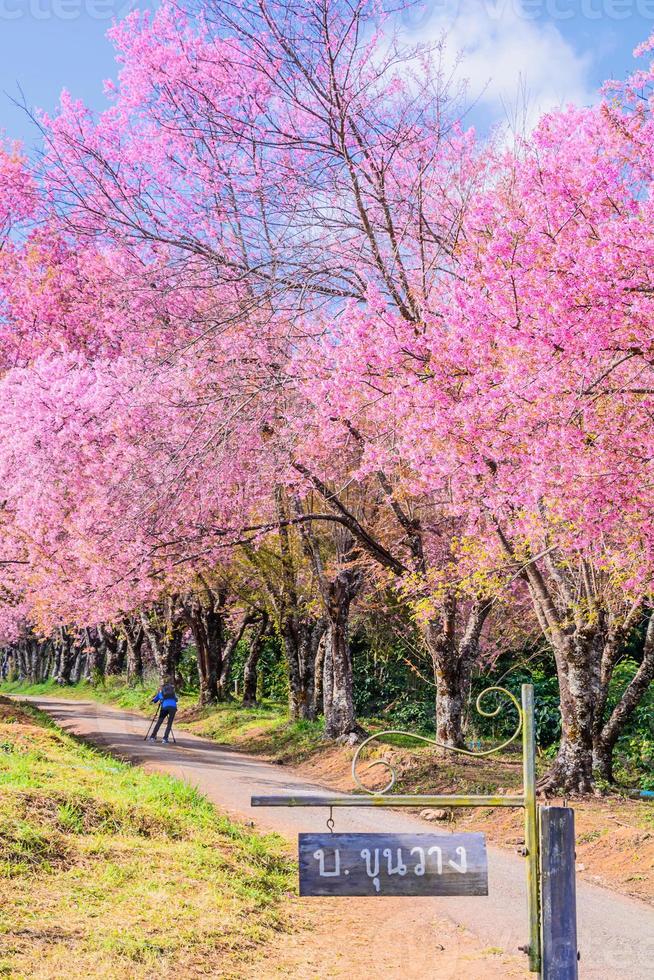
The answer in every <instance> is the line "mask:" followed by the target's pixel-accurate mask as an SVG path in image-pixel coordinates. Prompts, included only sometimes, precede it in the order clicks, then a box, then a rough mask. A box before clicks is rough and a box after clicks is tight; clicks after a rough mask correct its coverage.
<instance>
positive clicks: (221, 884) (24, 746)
mask: <svg viewBox="0 0 654 980" xmlns="http://www.w3.org/2000/svg"><path fill="white" fill-rule="evenodd" d="M0 785H1V793H0V877H2V878H3V880H2V882H1V883H0V887H1V888H2V904H1V906H0V943H1V947H0V948H1V950H2V952H1V953H0V976H9V977H15V978H19V977H35V978H41V977H43V978H45V977H48V978H55V977H56V978H59V977H67V978H78V977H79V978H82V977H84V978H89V977H107V976H116V977H134V978H150V977H152V978H154V977H172V976H176V977H196V976H198V977H200V976H207V975H209V976H213V977H231V976H234V977H236V976H238V975H239V973H240V972H241V971H242V969H245V965H246V964H247V965H248V968H250V966H251V964H252V963H253V962H256V958H257V956H258V955H259V951H260V947H261V944H262V943H264V942H266V941H267V940H270V938H271V937H272V936H273V934H274V933H275V932H276V931H278V930H280V929H287V928H288V919H287V917H286V916H285V914H284V913H283V911H282V908H283V905H284V904H285V902H284V900H285V898H286V896H287V895H288V891H289V889H290V888H291V887H292V878H291V868H292V866H291V863H290V861H289V860H288V859H287V857H286V856H285V854H284V850H283V845H282V843H281V841H280V840H278V839H276V838H272V837H262V836H260V835H256V834H254V833H252V832H251V831H248V830H246V829H245V828H243V827H240V826H239V825H237V824H234V823H233V822H231V821H229V820H227V819H226V818H224V817H221V816H220V815H219V814H218V813H217V812H216V811H215V809H214V808H213V807H212V806H211V804H209V803H208V801H206V800H205V799H204V798H203V797H202V796H201V795H200V794H199V793H197V791H195V790H194V789H192V788H191V787H189V786H187V785H186V784H184V783H181V782H179V781H177V780H174V779H172V778H170V777H166V776H157V775H146V774H145V773H143V772H141V771H140V770H139V769H137V768H133V767H130V766H128V765H124V764H121V763H119V762H116V761H115V760H113V759H110V758H108V757H105V756H103V755H101V754H100V753H98V752H96V751H94V750H92V749H90V748H88V747H86V746H83V745H80V744H78V743H77V742H76V741H75V740H73V739H72V738H70V737H69V736H66V735H64V734H62V733H61V732H59V731H58V730H57V729H55V728H54V727H52V726H50V725H48V724H47V722H45V721H44V720H43V718H42V717H41V716H39V715H38V713H36V712H34V711H32V710H31V709H22V708H18V707H16V706H14V705H7V704H0Z"/></svg>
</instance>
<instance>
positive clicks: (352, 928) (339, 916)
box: [25, 697, 654, 980]
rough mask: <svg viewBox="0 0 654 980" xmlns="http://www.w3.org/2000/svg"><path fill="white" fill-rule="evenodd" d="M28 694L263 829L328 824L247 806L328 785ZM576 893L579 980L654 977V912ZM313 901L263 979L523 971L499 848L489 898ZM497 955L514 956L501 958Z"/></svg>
mask: <svg viewBox="0 0 654 980" xmlns="http://www.w3.org/2000/svg"><path fill="white" fill-rule="evenodd" d="M25 700H29V701H31V702H32V703H34V704H36V705H37V706H38V707H39V708H41V709H43V710H44V711H47V712H48V714H49V715H51V717H52V718H53V719H54V720H55V721H56V722H57V724H59V725H60V726H61V727H62V728H64V729H65V730H66V731H69V732H71V733H73V734H76V735H80V736H82V737H84V738H86V739H88V740H89V741H92V742H93V743H94V744H96V745H98V746H100V747H102V748H103V749H106V750H108V751H111V752H113V753H115V754H117V755H120V756H121V757H123V758H126V759H129V760H130V761H131V762H135V763H139V764H141V765H144V766H146V768H152V769H157V770H161V771H165V772H169V773H172V774H174V775H175V776H178V777H180V778H182V779H185V780H187V781H188V782H190V783H192V784H194V785H196V786H197V787H198V788H199V789H201V790H202V792H203V793H205V794H206V795H207V796H208V797H209V798H210V799H211V800H212V801H214V802H215V803H216V804H217V805H219V806H220V807H221V808H222V809H223V810H225V811H227V812H228V813H229V814H231V815H233V816H235V817H238V818H239V819H242V820H246V821H252V822H254V823H255V824H256V826H257V827H259V828H261V829H262V830H274V831H277V832H278V833H279V834H282V835H283V836H285V837H287V838H288V839H289V840H294V839H295V836H296V834H297V833H298V832H299V831H308V832H310V831H322V830H324V829H325V820H326V817H327V816H328V813H327V811H326V810H322V809H308V808H307V809H286V808H283V809H282V808H272V809H260V808H257V809H251V807H250V797H251V796H253V795H267V794H275V793H284V792H287V791H288V792H296V791H304V792H312V791H313V792H316V791H318V792H320V791H321V790H322V789H323V788H322V787H320V786H317V785H315V784H311V783H307V782H306V780H304V779H303V778H301V777H300V776H298V775H294V774H293V771H292V770H289V769H287V768H285V767H281V766H276V765H272V764H270V763H266V762H262V761H261V760H260V759H257V758H255V757H252V756H248V755H245V754H243V753H240V752H235V751H233V750H230V749H227V748H223V747H221V746H218V745H216V744H215V743H212V742H210V741H208V740H206V739H201V738H197V737H195V736H193V735H190V734H188V733H186V732H179V733H178V735H177V745H176V746H173V745H170V746H163V745H160V744H156V745H155V744H150V743H145V742H143V740H142V739H143V734H144V732H145V728H146V724H147V723H146V722H145V721H144V719H143V717H142V716H140V715H137V714H132V713H130V712H126V711H123V710H120V709H115V708H110V707H107V706H106V705H101V704H98V703H96V702H87V701H71V700H61V699H56V698H40V697H36V698H27V699H25ZM334 818H335V821H336V828H335V829H336V830H337V831H353V832H354V831H395V832H402V831H403V832H415V831H422V832H425V830H426V829H427V826H428V825H426V824H425V823H424V822H423V821H421V820H420V818H419V817H418V816H413V815H411V814H410V813H409V812H398V811H384V810H382V811H380V810H377V809H375V810H374V811H373V810H360V809H359V810H344V809H338V810H335V811H334ZM429 829H430V830H433V829H434V827H433V825H430V826H429ZM577 896H578V916H579V948H580V951H581V962H580V977H581V978H582V980H618V978H619V980H652V978H654V909H652V908H651V907H650V906H648V905H645V904H644V903H642V902H638V901H636V900H633V899H629V898H626V897H624V896H621V895H618V894H615V893H613V892H610V891H608V890H605V889H603V888H600V887H597V886H595V885H592V884H589V883H587V882H581V881H578V883H577ZM306 901H307V902H320V903H322V907H323V909H324V915H321V917H320V922H322V923H323V925H322V928H320V927H318V929H316V923H315V921H314V922H313V924H312V927H313V934H312V939H311V943H310V944H307V942H306V940H305V941H304V943H303V942H302V939H301V937H300V939H298V938H296V939H295V941H291V942H290V943H289V942H288V941H287V940H285V942H284V943H283V944H281V945H280V949H279V950H278V951H277V952H278V953H280V955H281V951H282V949H284V950H286V949H287V947H289V950H288V951H287V953H286V954H285V955H286V960H285V961H284V962H283V963H281V962H277V963H276V965H275V964H272V963H271V965H270V967H269V969H268V972H266V973H265V974H262V972H261V970H260V969H259V970H258V973H257V976H258V977H262V976H264V975H265V976H271V977H272V976H281V975H286V976H287V977H288V976H291V977H297V978H300V977H330V976H332V977H348V978H350V980H363V978H364V977H365V978H368V977H380V978H381V977H384V978H386V977H388V978H400V977H401V978H403V980H405V978H414V977H415V978H416V980H418V978H420V980H423V978H432V977H433V978H438V980H449V978H450V977H452V978H454V977H457V978H461V977H465V978H466V980H468V978H476V977H479V978H480V980H481V978H484V980H490V978H494V977H523V976H528V974H526V973H525V972H524V967H523V962H524V960H523V958H521V957H520V956H519V954H518V956H515V955H514V954H515V953H516V950H517V947H518V946H519V945H522V944H523V943H525V942H526V941H527V916H526V897H525V869H524V861H523V859H521V858H519V857H518V856H514V855H512V854H510V853H507V852H505V851H501V850H499V849H497V848H494V847H489V895H488V897H483V898H478V897H477V898H420V899H414V900H412V901H410V900H408V899H391V898H385V899H384V900H383V902H379V903H374V902H372V901H371V900H370V899H320V900H306ZM314 920H315V916H314ZM309 925H311V923H309ZM321 932H322V935H319V933H321ZM440 946H443V947H444V948H443V949H439V947H440ZM500 951H506V953H507V954H509V955H507V956H505V957H504V958H502V955H501V952H500ZM482 952H483V953H484V956H483V959H484V963H483V964H482V962H481V961H480V959H479V958H480V956H481V954H482ZM273 958H274V957H273ZM494 964H495V965H494Z"/></svg>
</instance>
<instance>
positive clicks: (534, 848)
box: [252, 684, 576, 980]
mask: <svg viewBox="0 0 654 980" xmlns="http://www.w3.org/2000/svg"><path fill="white" fill-rule="evenodd" d="M493 692H495V693H498V694H500V695H502V696H504V697H506V698H508V700H509V701H510V702H511V703H512V704H513V706H514V707H515V708H516V710H517V712H518V725H517V727H516V730H515V731H514V733H513V735H511V737H510V738H509V739H507V740H506V741H505V742H503V743H502V744H501V745H498V746H495V747H494V748H492V749H487V750H485V751H483V752H471V751H468V750H467V749H458V748H451V747H450V746H447V745H443V744H442V743H441V742H438V741H437V740H435V739H431V738H426V737H425V736H423V735H413V734H411V733H410V732H402V731H396V730H390V731H385V732H378V733H377V734H375V735H371V736H370V737H369V738H367V739H366V740H365V741H364V742H362V743H361V745H360V746H359V748H358V749H357V751H356V753H355V755H354V758H353V760H352V776H353V779H354V781H355V783H356V785H357V786H358V787H359V789H361V790H363V794H364V795H361V796H356V795H341V796H310V795H300V796H253V797H252V806H309V807H316V806H321V807H328V808H329V809H331V808H332V807H341V806H343V807H420V808H423V807H497V806H501V807H522V809H523V810H524V815H525V846H524V850H523V854H524V857H525V859H526V865H527V908H528V919H529V943H528V944H527V945H526V946H523V947H521V948H522V949H523V950H524V952H526V953H527V955H528V957H529V969H530V971H531V972H533V973H540V971H541V935H542V930H541V916H540V860H539V834H538V825H539V808H538V806H537V803H536V742H535V724H534V689H533V687H532V685H531V684H523V685H522V703H521V704H519V703H518V701H517V699H516V698H515V697H514V696H513V694H511V692H510V691H507V690H506V689H505V688H503V687H490V688H487V689H486V690H485V691H482V693H481V694H480V695H479V697H478V698H477V711H478V712H479V713H480V714H481V715H483V716H484V717H486V718H493V717H495V716H497V715H498V714H499V712H500V710H501V705H498V706H497V707H495V708H494V709H489V710H486V709H485V708H484V707H483V701H484V699H485V698H486V696H487V695H488V694H491V693H493ZM520 733H522V762H523V766H522V769H523V785H522V793H520V794H517V795H511V796H508V795H507V796H503V795H502V796H492V795H491V796H440V795H439V796H417V795H416V796H410V795H402V796H399V795H398V796H395V795H389V794H390V791H391V790H392V789H393V787H394V785H395V783H396V778H397V776H396V772H395V770H394V768H393V766H392V764H391V763H390V762H388V761H387V760H386V759H378V760H377V761H375V762H373V763H371V768H372V766H382V767H384V768H385V769H386V770H387V772H388V773H389V774H390V779H389V781H388V783H387V784H386V786H384V788H383V789H382V790H370V789H368V788H367V787H366V786H365V785H364V784H363V783H362V782H361V780H360V779H359V775H358V772H357V767H358V763H359V761H360V758H361V753H362V751H363V750H364V749H365V748H366V746H368V745H369V744H370V743H371V742H373V741H376V740H378V739H380V738H383V737H384V736H386V735H403V736H405V737H407V736H408V737H409V738H413V739H415V740H416V741H419V742H426V743H428V744H430V745H436V746H438V747H439V748H443V749H448V750H449V751H452V752H457V753H459V754H461V755H467V756H471V757H472V758H481V757H484V756H490V755H494V754H496V753H497V752H500V751H501V750H502V749H504V748H506V747H507V746H508V745H510V744H511V743H512V742H514V741H515V740H516V739H517V738H518V736H519V735H520ZM311 836H313V835H300V863H301V864H302V860H303V854H304V856H305V857H304V860H305V879H304V880H305V881H308V880H309V878H310V877H311V872H310V871H308V870H307V867H308V866H307V864H306V854H307V851H306V848H305V850H304V852H303V849H302V838H303V837H311ZM324 836H325V837H326V835H324ZM333 836H339V837H340V836H343V837H349V838H352V837H354V836H356V835H333ZM364 836H366V837H367V838H368V839H370V837H371V835H364ZM372 836H379V835H372ZM386 836H389V835H386ZM391 836H392V835H391ZM399 836H401V837H404V836H405V835H399ZM459 836H460V837H462V838H463V837H468V838H472V837H476V836H477V837H478V836H479V835H474V834H465V835H463V834H462V835H459ZM408 837H411V835H408ZM441 839H442V838H441ZM309 846H310V847H313V842H312V843H311V844H310V845H309ZM414 846H419V845H414ZM432 846H434V847H436V848H438V846H439V845H438V844H434V845H432ZM459 846H462V847H465V844H460V845H459ZM321 849H322V850H324V849H323V848H321V847H318V846H316V847H315V848H314V851H313V855H314V861H318V862H320V858H319V857H318V858H315V854H316V852H318V851H320V850H321ZM386 849H387V850H388V851H389V852H390V853H391V855H392V857H391V859H390V863H389V867H392V862H393V861H395V865H396V866H397V863H398V862H397V857H396V855H393V853H392V850H391V848H390V847H387V848H386ZM366 851H367V852H368V854H369V855H370V854H371V853H372V852H371V849H370V847H361V848H359V852H358V853H359V858H360V857H361V856H362V855H365V852H366ZM383 851H384V848H383V847H382V848H381V853H382V855H383ZM345 852H347V855H348V856H347V857H344V858H343V860H344V861H345V862H350V864H345V863H344V864H343V872H345V870H346V868H347V870H348V872H350V874H352V873H353V872H354V868H355V865H356V867H357V868H358V867H359V866H358V865H357V864H356V862H357V861H358V858H357V857H356V854H353V853H352V846H349V849H348V846H347V845H346V847H345V851H344V854H345ZM484 854H485V850H484ZM335 857H336V852H335V851H333V858H334V860H335ZM323 858H324V855H323ZM339 860H340V852H339ZM352 862H354V863H352ZM455 863H456V862H455ZM400 864H401V865H402V866H404V865H405V864H406V862H404V860H403V858H402V859H401V860H400ZM480 869H481V865H480ZM332 870H333V871H334V870H335V867H334V868H332ZM407 870H408V864H407ZM355 873H356V874H358V873H359V872H358V871H356V872H355ZM391 875H392V872H391V873H390V874H389V875H388V878H389V879H390V878H391ZM318 877H319V878H322V880H323V882H324V881H325V880H327V878H328V877H330V876H329V874H328V873H326V872H325V868H324V867H323V874H322V875H320V874H318ZM331 877H333V878H334V879H335V878H336V877H340V874H339V876H337V875H333V876H331ZM347 877H349V875H345V874H344V876H343V878H347ZM373 877H375V876H373ZM401 877H402V878H403V879H404V876H403V875H402V876H401ZM421 878H422V875H419V874H417V873H416V872H415V865H414V873H413V875H408V876H407V878H406V879H405V881H406V882H407V883H406V884H405V885H403V886H402V888H403V891H402V894H407V895H408V894H424V892H421V891H420V890H419V888H420V885H418V886H416V887H415V889H414V890H411V887H410V885H409V883H414V882H417V881H419V880H420V879H421ZM433 880H435V879H433ZM307 887H308V888H309V887H311V886H310V885H307ZM316 887H318V886H316ZM323 887H324V885H323ZM333 887H334V889H335V887H336V886H333ZM345 887H347V886H345ZM361 887H363V886H361ZM434 887H436V886H435V885H434ZM380 888H381V885H380ZM308 893H309V892H307V894H308ZM325 893H327V894H336V893H337V892H336V891H335V890H332V891H330V892H325ZM376 893H377V894H379V893H380V892H376ZM340 894H347V892H346V891H341V892H340ZM350 894H360V892H350ZM366 894H372V892H370V891H368V892H366ZM429 894H433V893H432V892H429ZM437 894H442V892H439V893H437ZM566 907H567V909H568V913H567V914H568V915H572V916H574V915H575V910H574V902H573V903H572V904H570V903H569V902H568V905H567V906H566ZM541 975H543V974H541ZM543 976H544V980H553V976H554V975H551V976H549V975H547V974H545V975H543ZM556 977H557V980H564V978H565V980H574V978H575V977H576V972H575V973H569V974H567V975H564V974H562V973H557V974H556Z"/></svg>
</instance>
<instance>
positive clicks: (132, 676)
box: [124, 620, 145, 683]
mask: <svg viewBox="0 0 654 980" xmlns="http://www.w3.org/2000/svg"><path fill="white" fill-rule="evenodd" d="M124 629H125V643H126V646H127V680H128V681H129V682H130V683H131V682H133V681H135V680H136V681H140V680H142V678H143V655H142V650H143V640H144V638H145V633H144V631H143V627H142V625H141V624H140V623H137V622H136V620H134V621H133V622H130V621H126V622H125V624H124Z"/></svg>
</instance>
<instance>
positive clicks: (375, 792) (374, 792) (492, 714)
mask: <svg viewBox="0 0 654 980" xmlns="http://www.w3.org/2000/svg"><path fill="white" fill-rule="evenodd" d="M494 692H497V693H499V694H502V695H505V696H506V697H507V698H508V699H509V701H510V702H511V703H512V704H513V706H514V707H515V709H516V711H517V712H518V727H517V728H516V730H515V731H514V732H513V734H512V735H511V737H510V738H507V739H506V741H504V742H502V743H501V744H500V745H494V746H493V748H491V749H484V750H483V751H479V752H474V751H472V750H469V749H461V748H457V747H454V746H451V745H446V744H445V743H444V742H439V741H438V739H435V738H427V737H426V736H425V735H414V734H413V733H412V732H403V731H400V730H398V729H388V730H387V731H384V732H376V733H375V734H374V735H370V736H369V737H368V738H367V739H365V741H363V742H362V743H361V745H360V746H359V747H358V749H357V750H356V752H355V754H354V758H353V759H352V778H353V780H354V782H355V783H356V785H357V786H358V787H359V789H361V790H363V792H364V793H368V794H370V795H371V796H383V795H384V794H385V793H390V791H391V790H392V789H393V787H394V786H395V783H396V782H397V772H396V770H395V767H394V766H393V764H392V763H391V762H389V761H388V759H376V760H375V761H374V762H371V763H369V765H368V768H369V769H373V768H374V767H375V766H384V768H385V769H386V771H387V772H389V773H390V777H391V778H390V781H389V782H388V783H387V784H386V786H384V788H383V789H369V788H368V787H367V786H364V784H363V783H362V782H361V780H360V779H359V776H358V773H357V766H358V764H359V759H360V756H361V753H362V752H363V750H364V749H365V748H366V746H367V745H370V743H371V742H375V741H377V740H379V739H381V738H384V737H385V736H386V735H402V736H403V737H404V738H412V739H415V740H416V741H418V742H426V743H427V744H428V745H435V746H436V747H437V748H439V749H447V751H449V752H457V753H458V754H459V755H467V756H471V757H472V758H474V759H480V758H483V757H484V756H487V755H495V754H496V753H497V752H501V751H502V749H505V748H506V747H507V745H511V743H512V742H515V740H516V739H517V737H518V735H519V734H520V732H521V731H522V728H523V712H522V707H521V706H520V703H519V702H518V700H517V698H516V697H514V695H513V694H511V692H510V691H507V689H506V688H505V687H487V688H485V690H483V691H482V692H481V694H480V695H479V696H478V698H477V701H476V703H475V707H476V710H477V713H478V714H480V715H482V717H484V718H496V717H497V715H499V713H500V711H502V708H503V707H507V706H506V705H505V706H503V705H502V704H498V705H497V706H496V707H495V708H494V709H493V710H487V709H485V708H484V707H483V706H482V701H483V700H484V698H485V697H486V695H488V694H492V693H494Z"/></svg>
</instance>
